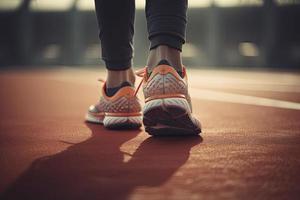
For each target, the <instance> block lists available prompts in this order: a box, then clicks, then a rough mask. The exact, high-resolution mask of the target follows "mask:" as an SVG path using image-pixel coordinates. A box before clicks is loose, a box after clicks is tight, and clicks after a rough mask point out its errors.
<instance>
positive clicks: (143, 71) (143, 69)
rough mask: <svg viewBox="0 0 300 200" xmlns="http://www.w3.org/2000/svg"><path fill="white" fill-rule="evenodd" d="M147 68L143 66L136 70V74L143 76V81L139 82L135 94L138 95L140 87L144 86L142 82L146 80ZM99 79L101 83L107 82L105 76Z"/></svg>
mask: <svg viewBox="0 0 300 200" xmlns="http://www.w3.org/2000/svg"><path fill="white" fill-rule="evenodd" d="M146 68H147V67H143V68H142V69H139V70H136V71H135V72H134V73H135V75H136V76H138V77H141V78H142V79H141V81H140V82H139V84H138V87H137V88H136V89H135V91H134V96H136V95H137V93H138V91H139V89H140V88H141V86H142V83H143V81H144V79H145V74H146ZM98 81H99V82H101V83H105V80H104V79H103V78H98Z"/></svg>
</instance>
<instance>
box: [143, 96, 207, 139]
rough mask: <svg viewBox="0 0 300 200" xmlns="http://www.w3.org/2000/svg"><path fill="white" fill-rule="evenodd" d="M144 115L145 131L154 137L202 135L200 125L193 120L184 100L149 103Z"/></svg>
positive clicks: (164, 100)
mask: <svg viewBox="0 0 300 200" xmlns="http://www.w3.org/2000/svg"><path fill="white" fill-rule="evenodd" d="M143 115H144V117H143V123H144V126H145V130H146V132H148V133H149V134H150V135H153V136H172V135H174V136H179V135H180V136H188V135H199V134H200V133H201V128H200V127H201V126H200V123H199V122H198V121H197V120H194V119H193V117H192V115H191V110H190V107H189V104H188V102H187V100H186V99H184V98H164V99H155V100H151V101H148V102H147V103H146V104H145V107H144V111H143ZM195 123H196V125H195ZM198 123H199V124H198Z"/></svg>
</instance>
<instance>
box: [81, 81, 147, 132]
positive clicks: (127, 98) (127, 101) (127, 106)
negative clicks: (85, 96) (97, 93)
mask: <svg viewBox="0 0 300 200" xmlns="http://www.w3.org/2000/svg"><path fill="white" fill-rule="evenodd" d="M85 119H86V121H88V122H92V123H100V124H103V125H104V126H105V127H106V128H110V129H119V128H120V129H122V128H129V129H131V128H139V127H140V126H141V125H142V114H141V105H140V102H139V99H138V98H137V97H136V95H135V88H134V87H132V86H125V87H122V88H121V89H119V90H118V91H117V92H116V93H115V94H114V95H113V96H111V97H109V96H107V95H106V92H105V84H104V86H103V88H102V97H101V98H100V101H99V102H98V103H96V104H95V105H92V106H90V107H89V110H88V112H87V114H86V117H85Z"/></svg>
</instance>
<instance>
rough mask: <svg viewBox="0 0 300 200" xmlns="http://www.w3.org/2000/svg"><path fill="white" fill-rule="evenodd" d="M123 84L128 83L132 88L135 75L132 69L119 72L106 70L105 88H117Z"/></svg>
mask: <svg viewBox="0 0 300 200" xmlns="http://www.w3.org/2000/svg"><path fill="white" fill-rule="evenodd" d="M124 82H128V83H129V84H131V85H132V86H134V82H135V74H134V72H133V70H132V68H129V69H127V70H121V71H112V70H107V78H106V87H107V88H115V87H118V86H120V85H122V83H124Z"/></svg>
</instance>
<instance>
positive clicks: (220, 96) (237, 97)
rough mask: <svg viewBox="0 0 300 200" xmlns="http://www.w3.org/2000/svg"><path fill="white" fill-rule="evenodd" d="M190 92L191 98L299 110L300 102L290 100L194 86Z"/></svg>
mask: <svg viewBox="0 0 300 200" xmlns="http://www.w3.org/2000/svg"><path fill="white" fill-rule="evenodd" d="M190 93H191V96H192V99H193V98H195V99H203V100H210V101H219V102H229V103H239V104H247V105H255V106H267V107H275V108H284V109H292V110H300V103H296V102H290V101H283V100H276V99H270V98H264V97H256V96H249V95H242V94H234V93H229V92H219V91H213V90H205V89H195V88H190Z"/></svg>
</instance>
